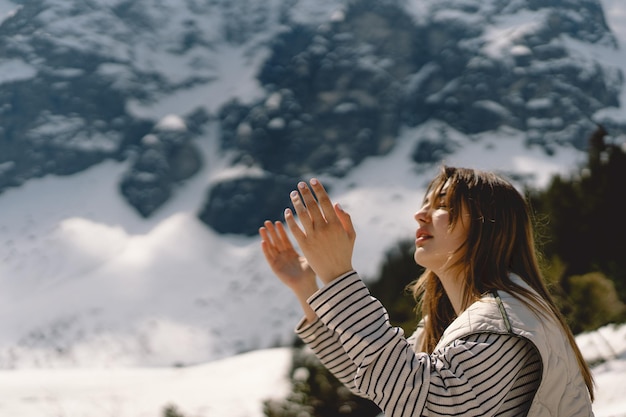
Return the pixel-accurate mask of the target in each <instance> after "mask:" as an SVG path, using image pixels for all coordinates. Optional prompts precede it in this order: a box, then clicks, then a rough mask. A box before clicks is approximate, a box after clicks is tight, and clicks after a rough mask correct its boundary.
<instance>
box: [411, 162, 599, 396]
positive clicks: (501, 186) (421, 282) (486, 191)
mask: <svg viewBox="0 0 626 417" xmlns="http://www.w3.org/2000/svg"><path fill="white" fill-rule="evenodd" d="M444 186H446V187H447V189H446V197H445V198H446V199H447V202H446V203H447V204H446V205H447V207H448V210H449V212H450V225H449V228H450V229H452V228H453V227H454V226H455V225H456V222H457V221H459V216H460V213H461V211H462V210H463V212H464V213H467V214H469V218H470V222H469V228H468V237H467V240H466V241H465V243H464V244H463V245H462V246H461V247H460V248H459V250H458V254H459V255H460V256H458V257H457V259H458V260H457V261H456V262H455V264H454V265H453V267H457V268H461V270H462V271H463V275H464V276H465V280H464V288H463V306H462V308H463V309H466V308H467V307H469V306H470V304H472V302H473V300H476V299H477V298H479V297H480V296H481V294H484V293H486V292H489V291H493V290H502V291H507V292H509V293H510V294H512V295H513V296H515V297H517V298H518V299H519V300H521V301H522V302H524V303H525V304H526V305H528V307H529V308H531V309H532V310H533V311H535V312H536V313H538V314H551V315H553V316H554V317H555V318H556V319H557V322H558V323H559V324H560V325H561V327H562V328H563V331H564V333H565V334H566V335H567V338H568V339H569V342H570V345H571V346H572V349H573V350H574V352H575V354H576V359H577V360H578V366H579V367H580V371H581V373H582V375H583V378H584V380H585V383H586V385H587V388H588V390H589V394H590V396H591V400H592V401H593V398H594V395H593V378H592V376H591V371H590V370H589V367H588V365H587V363H586V362H585V360H584V358H583V356H582V354H581V352H580V349H579V348H578V346H577V344H576V341H575V339H574V335H573V334H572V332H571V330H570V328H569V326H568V325H567V324H566V322H565V319H564V318H563V316H562V314H561V313H560V311H559V309H558V308H557V306H556V304H555V303H554V301H553V299H552V297H551V296H550V293H549V292H548V290H547V288H546V285H545V283H544V281H543V279H542V277H541V272H540V270H539V262H538V259H537V252H536V249H535V243H534V234H533V227H532V221H531V217H530V216H531V214H530V209H529V207H528V204H527V202H526V200H525V199H524V197H523V196H522V195H521V194H520V193H519V192H518V191H517V190H516V189H515V187H514V186H513V185H512V184H511V183H510V182H508V181H507V180H505V179H504V178H503V177H501V176H498V175H496V174H494V173H492V172H485V171H479V170H474V169H467V168H455V167H449V166H443V167H442V169H441V171H440V173H439V174H438V175H437V176H436V177H435V178H434V179H433V180H432V181H431V183H430V185H429V186H428V189H427V191H426V196H428V195H430V194H431V193H432V194H433V195H439V194H440V193H441V191H442V189H443V187H444ZM510 273H514V274H516V275H518V276H520V277H521V278H522V279H523V280H524V281H525V282H526V283H527V284H528V285H529V286H530V287H531V288H532V289H533V290H534V291H535V292H532V291H529V290H527V289H526V288H524V287H522V286H520V285H517V284H516V283H515V282H513V281H512V280H511V278H510ZM411 289H412V291H413V295H414V296H415V298H416V300H417V301H418V307H420V308H421V314H422V317H425V318H426V320H425V323H424V332H423V337H422V346H421V350H423V351H426V352H430V353H432V351H433V350H434V348H435V346H436V344H437V342H438V340H439V339H440V338H441V336H442V334H443V332H444V330H445V329H446V327H448V326H449V325H450V323H452V321H453V320H454V318H455V317H456V315H455V311H454V309H453V308H452V304H451V303H450V300H449V299H448V296H447V295H446V292H445V291H444V288H443V285H442V284H441V282H440V280H439V278H438V277H437V275H436V274H435V273H434V272H433V271H431V270H429V269H426V270H425V271H424V273H423V274H422V275H421V276H420V277H419V279H418V280H417V281H416V282H415V283H413V284H412V285H411ZM537 294H538V295H539V297H537ZM546 307H547V308H548V310H549V311H546Z"/></svg>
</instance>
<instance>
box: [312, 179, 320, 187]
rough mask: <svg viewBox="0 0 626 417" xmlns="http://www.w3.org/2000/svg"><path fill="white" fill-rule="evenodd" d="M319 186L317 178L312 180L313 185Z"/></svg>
mask: <svg viewBox="0 0 626 417" xmlns="http://www.w3.org/2000/svg"><path fill="white" fill-rule="evenodd" d="M317 184H319V181H318V180H317V178H311V185H317Z"/></svg>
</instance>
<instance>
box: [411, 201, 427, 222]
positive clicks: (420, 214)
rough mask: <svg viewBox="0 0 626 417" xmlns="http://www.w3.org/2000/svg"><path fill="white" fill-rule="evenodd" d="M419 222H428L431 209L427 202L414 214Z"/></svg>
mask: <svg viewBox="0 0 626 417" xmlns="http://www.w3.org/2000/svg"><path fill="white" fill-rule="evenodd" d="M413 218H415V221H417V222H418V223H426V222H427V221H428V219H429V218H430V210H429V208H428V205H427V204H424V205H423V206H422V208H420V209H419V210H418V211H417V213H415V215H414V216H413Z"/></svg>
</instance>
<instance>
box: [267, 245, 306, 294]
mask: <svg viewBox="0 0 626 417" xmlns="http://www.w3.org/2000/svg"><path fill="white" fill-rule="evenodd" d="M268 262H269V265H270V267H271V268H272V271H274V273H275V274H276V275H277V276H278V278H280V280H281V281H283V282H284V283H285V284H287V285H288V286H290V287H291V286H293V285H295V284H298V281H302V280H307V279H315V273H314V272H313V270H312V269H311V267H310V266H309V264H308V263H307V261H306V259H305V258H304V257H303V256H300V255H298V253H297V252H296V251H295V250H293V249H291V250H286V251H281V252H278V253H277V254H276V256H275V257H273V258H272V259H271V260H269V259H268Z"/></svg>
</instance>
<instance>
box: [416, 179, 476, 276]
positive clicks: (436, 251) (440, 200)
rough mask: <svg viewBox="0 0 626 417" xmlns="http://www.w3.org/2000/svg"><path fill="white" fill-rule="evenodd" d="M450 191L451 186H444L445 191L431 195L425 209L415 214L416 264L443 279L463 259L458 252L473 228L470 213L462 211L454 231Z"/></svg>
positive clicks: (426, 201)
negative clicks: (451, 226) (470, 224)
mask: <svg viewBox="0 0 626 417" xmlns="http://www.w3.org/2000/svg"><path fill="white" fill-rule="evenodd" d="M447 189H448V186H447V185H444V187H443V189H442V190H441V191H439V190H433V191H431V193H430V194H429V195H427V196H426V199H425V200H424V204H423V206H422V208H421V209H420V210H419V211H418V212H417V213H415V220H416V221H417V223H418V228H417V231H416V233H415V255H414V258H415V262H417V264H418V265H421V266H423V267H424V268H428V269H430V270H432V271H434V272H435V273H436V274H437V275H439V276H441V275H442V273H443V272H444V271H445V270H446V269H447V267H449V266H451V265H453V264H454V262H455V261H456V260H457V259H458V257H459V256H460V254H458V253H456V254H455V252H456V251H457V250H458V249H459V248H460V247H461V245H463V243H464V242H465V240H466V239H467V235H468V228H469V221H468V218H467V214H466V211H465V210H463V209H462V210H461V212H460V213H459V217H458V219H457V222H456V224H455V225H454V228H452V229H450V227H449V226H450V212H449V209H448V206H447V203H446V201H447V198H446V191H447ZM435 193H437V195H434V194H435ZM453 255H454V256H453Z"/></svg>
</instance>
